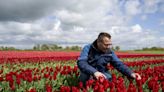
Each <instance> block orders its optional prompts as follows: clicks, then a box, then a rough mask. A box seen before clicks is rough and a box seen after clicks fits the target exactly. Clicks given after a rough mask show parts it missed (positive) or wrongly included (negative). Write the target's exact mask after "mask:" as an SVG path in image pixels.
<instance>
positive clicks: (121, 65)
mask: <svg viewBox="0 0 164 92" xmlns="http://www.w3.org/2000/svg"><path fill="white" fill-rule="evenodd" d="M112 58H113V60H112V61H111V64H112V65H113V66H114V67H115V68H116V69H117V70H118V71H119V72H121V73H122V74H124V75H126V76H128V77H131V78H134V76H132V74H134V72H133V71H132V70H130V68H129V67H128V66H126V65H125V64H124V63H123V62H121V61H120V59H119V58H118V57H117V56H116V54H115V53H114V52H113V51H112Z"/></svg>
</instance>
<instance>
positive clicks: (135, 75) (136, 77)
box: [131, 73, 141, 80]
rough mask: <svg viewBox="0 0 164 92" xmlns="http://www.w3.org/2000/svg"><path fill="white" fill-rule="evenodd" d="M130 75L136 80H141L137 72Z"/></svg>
mask: <svg viewBox="0 0 164 92" xmlns="http://www.w3.org/2000/svg"><path fill="white" fill-rule="evenodd" d="M131 76H132V77H133V78H134V79H136V80H141V76H140V75H139V74H138V73H132V74H131Z"/></svg>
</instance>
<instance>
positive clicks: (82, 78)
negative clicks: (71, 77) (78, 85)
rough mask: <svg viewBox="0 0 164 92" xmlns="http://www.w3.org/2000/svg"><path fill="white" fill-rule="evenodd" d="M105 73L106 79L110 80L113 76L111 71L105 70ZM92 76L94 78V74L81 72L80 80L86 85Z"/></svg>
mask: <svg viewBox="0 0 164 92" xmlns="http://www.w3.org/2000/svg"><path fill="white" fill-rule="evenodd" d="M103 74H104V75H105V76H106V79H108V80H109V81H111V80H112V76H111V74H110V73H109V72H103ZM92 78H93V77H92V75H89V74H86V73H83V72H80V77H79V80H80V81H81V82H83V84H84V85H85V83H86V81H88V80H89V79H92Z"/></svg>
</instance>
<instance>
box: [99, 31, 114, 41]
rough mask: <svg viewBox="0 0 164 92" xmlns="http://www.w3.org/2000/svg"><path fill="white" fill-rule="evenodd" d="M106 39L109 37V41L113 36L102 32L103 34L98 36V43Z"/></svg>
mask: <svg viewBox="0 0 164 92" xmlns="http://www.w3.org/2000/svg"><path fill="white" fill-rule="evenodd" d="M104 37H108V38H109V39H111V35H110V34H109V33H106V32H101V33H100V34H99V35H98V38H97V40H98V41H102V40H103V38H104Z"/></svg>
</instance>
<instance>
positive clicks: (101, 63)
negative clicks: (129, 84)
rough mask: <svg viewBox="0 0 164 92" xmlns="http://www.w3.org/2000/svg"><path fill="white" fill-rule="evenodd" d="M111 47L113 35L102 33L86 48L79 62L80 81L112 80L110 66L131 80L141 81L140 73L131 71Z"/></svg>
mask: <svg viewBox="0 0 164 92" xmlns="http://www.w3.org/2000/svg"><path fill="white" fill-rule="evenodd" d="M111 46H112V41H111V35H110V34H108V33H105V32H102V33H100V34H99V35H98V38H97V39H96V40H95V41H94V42H93V43H92V44H88V45H86V46H84V48H83V50H82V52H81V55H80V57H79V58H78V61H77V65H78V68H79V69H80V81H82V82H83V83H84V84H85V82H86V81H87V80H89V79H90V78H91V77H94V78H96V79H98V78H99V77H104V78H106V79H108V80H111V79H112V77H111V74H110V72H109V71H108V69H107V67H106V66H107V65H108V64H111V65H113V66H114V67H115V68H116V69H117V70H118V71H120V72H121V73H122V74H124V75H126V76H128V77H130V78H134V79H138V80H140V79H141V76H140V75H139V74H138V73H134V72H133V71H131V70H130V69H129V68H128V67H127V66H126V65H124V64H123V63H122V62H121V61H120V60H119V59H118V57H117V56H116V54H115V53H114V52H113V51H112V50H111Z"/></svg>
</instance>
